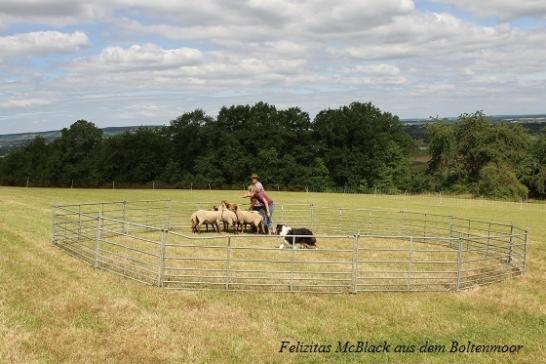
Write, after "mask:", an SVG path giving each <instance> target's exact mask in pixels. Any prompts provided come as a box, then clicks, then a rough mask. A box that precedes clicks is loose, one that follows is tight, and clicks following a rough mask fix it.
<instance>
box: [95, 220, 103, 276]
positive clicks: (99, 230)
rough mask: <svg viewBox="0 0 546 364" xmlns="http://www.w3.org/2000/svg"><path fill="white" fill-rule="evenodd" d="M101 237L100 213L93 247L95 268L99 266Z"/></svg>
mask: <svg viewBox="0 0 546 364" xmlns="http://www.w3.org/2000/svg"><path fill="white" fill-rule="evenodd" d="M101 236H102V212H99V213H98V215H97V241H96V245H95V268H98V267H99V265H100V239H101Z"/></svg>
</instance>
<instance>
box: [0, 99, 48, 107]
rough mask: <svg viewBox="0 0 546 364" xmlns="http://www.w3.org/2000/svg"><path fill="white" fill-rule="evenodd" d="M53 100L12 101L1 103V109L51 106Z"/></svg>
mask: <svg viewBox="0 0 546 364" xmlns="http://www.w3.org/2000/svg"><path fill="white" fill-rule="evenodd" d="M50 104H51V100H46V99H40V98H28V99H11V100H7V101H4V102H0V107H3V108H7V109H25V108H31V107H36V106H45V105H50Z"/></svg>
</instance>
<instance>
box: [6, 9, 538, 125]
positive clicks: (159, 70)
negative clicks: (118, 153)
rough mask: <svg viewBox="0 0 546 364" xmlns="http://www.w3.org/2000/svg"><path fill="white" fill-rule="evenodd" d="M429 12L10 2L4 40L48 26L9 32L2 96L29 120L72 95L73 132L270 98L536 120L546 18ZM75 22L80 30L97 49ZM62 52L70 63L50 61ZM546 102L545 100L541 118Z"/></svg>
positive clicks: (67, 113) (517, 12) (62, 116)
mask: <svg viewBox="0 0 546 364" xmlns="http://www.w3.org/2000/svg"><path fill="white" fill-rule="evenodd" d="M438 1H443V2H450V3H453V4H454V5H456V6H459V7H461V8H463V9H467V10H470V11H472V12H474V13H475V14H478V15H479V16H480V17H481V16H483V17H489V16H491V15H493V16H497V17H498V18H499V19H502V20H503V21H504V20H509V19H516V18H518V17H522V16H526V14H527V15H533V14H535V15H537V14H542V15H543V14H544V12H543V10H541V9H542V3H544V2H543V1H541V2H533V1H528V0H523V1H521V2H517V1H515V2H508V1H501V0H492V1H483V2H481V1H480V2H478V1H476V2H470V1H468V0H461V1H457V2H456V1H455V0H438ZM455 3H457V4H455ZM424 4H425V5H423V3H421V5H420V6H419V8H418V9H416V8H415V5H414V2H413V1H411V0H347V1H343V2H340V1H334V0H315V1H296V0H234V1H221V0H201V1H200V2H199V3H198V4H197V5H196V3H195V2H190V1H175V0H155V1H148V0H108V1H106V0H97V1H90V0H88V1H83V0H74V1H64V0H62V1H61V0H17V1H16V0H4V1H0V31H3V29H18V30H21V29H25V27H26V26H27V25H28V24H32V23H35V24H45V25H43V26H42V29H44V31H42V32H30V30H29V32H28V33H21V34H14V35H8V34H3V33H0V58H3V60H9V61H8V62H1V60H0V100H2V101H3V100H11V101H13V100H15V101H14V102H11V101H3V103H2V105H3V106H2V107H3V108H6V109H7V106H6V105H7V104H8V103H9V104H10V105H11V106H10V109H13V111H12V113H13V114H17V115H22V114H23V113H17V107H16V105H17V104H19V105H25V102H24V101H22V100H25V99H36V100H38V99H41V100H51V99H53V100H60V99H62V100H64V102H63V103H56V105H55V106H56V107H58V110H59V111H58V116H59V117H58V118H57V119H55V120H64V121H63V123H64V124H63V125H61V126H65V124H66V123H67V122H69V121H71V120H72V119H73V118H79V117H88V118H89V119H94V120H97V121H100V120H101V119H103V120H108V121H110V120H118V121H119V120H122V119H123V122H126V123H133V124H134V123H136V124H140V123H148V121H149V120H150V119H154V120H156V121H161V119H165V120H168V118H172V117H175V116H176V115H172V113H177V112H179V111H180V110H188V109H192V108H195V107H203V108H208V110H209V111H212V112H214V111H216V110H217V108H218V107H219V106H221V105H223V104H231V103H238V102H241V103H251V102H254V101H257V100H260V99H262V100H266V101H270V102H279V103H281V104H291V105H295V104H299V105H301V107H302V108H303V109H305V110H307V109H308V108H309V111H311V112H316V111H318V110H319V109H320V108H322V107H328V106H332V105H340V104H344V103H347V102H350V101H354V100H355V99H360V100H365V101H368V100H369V101H373V102H377V103H378V105H379V106H382V107H385V108H386V109H387V110H389V111H393V112H397V111H401V112H404V115H402V116H419V115H424V116H427V115H436V114H443V115H446V114H449V115H453V114H457V113H458V112H463V111H472V110H474V109H476V108H479V109H486V111H488V110H487V108H488V107H492V108H496V109H495V110H499V111H498V112H506V111H507V108H509V107H514V108H515V107H516V106H518V105H525V108H526V109H525V110H522V112H528V111H530V109H529V107H530V104H531V103H530V102H528V101H526V102H525V103H523V101H521V100H530V99H536V100H541V99H544V97H546V70H545V68H544V64H546V49H545V47H544V44H546V28H545V27H544V26H543V23H540V22H541V21H542V20H541V19H539V20H538V22H536V20H534V22H533V26H534V28H532V29H531V27H527V28H524V27H518V24H519V25H521V24H520V23H519V22H513V23H510V22H509V21H508V22H505V23H495V22H490V21H489V19H488V21H487V23H486V24H485V23H484V22H483V20H482V19H481V18H480V17H475V18H470V19H462V18H460V17H458V16H456V15H455V14H453V13H449V12H444V13H433V12H429V11H426V10H423V6H426V2H425V3H424ZM483 4H486V5H483ZM488 8H489V9H488ZM446 9H451V7H446ZM542 15H541V16H542ZM90 23H93V25H92V26H91V25H90ZM65 24H78V29H83V30H84V31H85V32H86V33H87V34H89V36H90V37H91V38H92V39H93V46H94V47H93V46H92V45H91V44H89V43H90V42H89V39H88V37H87V35H86V34H85V33H82V32H76V31H73V29H74V27H73V26H70V27H63V26H64V25H65ZM12 25H15V27H14V28H11V27H12ZM2 26H4V28H2ZM35 28H36V26H32V27H31V28H29V29H35ZM50 29H56V30H50ZM67 29H70V30H67ZM2 34H3V35H2ZM83 48H85V49H83ZM57 53H64V54H65V55H64V56H62V57H48V58H47V59H46V58H44V56H45V55H49V54H57ZM72 53H73V54H72ZM28 60H32V61H37V62H28ZM44 60H45V61H44ZM29 95H31V96H32V97H31V96H29ZM51 95H52V96H53V98H51V97H50V96H51ZM492 95H494V96H492ZM541 96H543V97H542V98H541ZM517 100H520V101H517ZM2 101H0V102H2ZM482 102H483V105H480V103H482ZM30 104H32V102H31V103H30ZM30 104H29V105H30ZM35 104H36V105H35V106H36V107H38V106H44V105H39V102H36V103H35ZM21 107H31V106H21ZM541 107H543V106H541V105H539V103H538V102H537V103H536V105H535V106H534V109H533V110H532V111H534V112H536V111H538V110H537V109H540V108H541ZM50 109H53V108H48V110H50ZM82 114H84V115H82ZM88 114H89V116H88ZM25 115H27V117H29V118H30V116H28V115H30V114H29V113H25ZM45 117H46V118H51V120H53V116H51V117H50V116H45ZM59 122H61V121H59Z"/></svg>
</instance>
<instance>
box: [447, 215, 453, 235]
mask: <svg viewBox="0 0 546 364" xmlns="http://www.w3.org/2000/svg"><path fill="white" fill-rule="evenodd" d="M448 229H449V237H450V238H452V237H453V216H450V217H449V226H448Z"/></svg>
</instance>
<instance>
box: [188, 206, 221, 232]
mask: <svg viewBox="0 0 546 364" xmlns="http://www.w3.org/2000/svg"><path fill="white" fill-rule="evenodd" d="M220 216H221V215H220V213H219V211H206V210H198V211H196V212H194V213H193V214H192V215H191V230H192V232H193V233H198V232H199V230H200V228H201V225H202V224H207V227H208V225H209V224H210V225H212V230H213V231H218V232H220V227H219V222H220V221H221V218H220ZM215 227H216V229H215Z"/></svg>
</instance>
